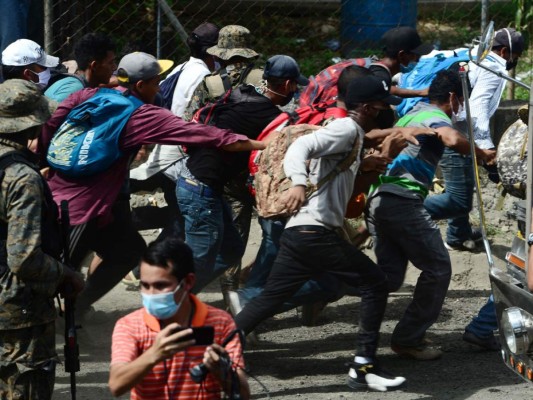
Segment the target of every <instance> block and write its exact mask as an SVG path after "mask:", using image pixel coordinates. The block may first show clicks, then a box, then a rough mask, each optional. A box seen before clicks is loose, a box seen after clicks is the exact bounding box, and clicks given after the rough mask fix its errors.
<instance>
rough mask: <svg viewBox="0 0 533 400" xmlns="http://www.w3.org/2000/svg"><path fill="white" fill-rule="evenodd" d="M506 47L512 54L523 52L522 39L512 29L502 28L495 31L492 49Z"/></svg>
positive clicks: (519, 34) (518, 33)
mask: <svg viewBox="0 0 533 400" xmlns="http://www.w3.org/2000/svg"><path fill="white" fill-rule="evenodd" d="M500 46H505V47H507V48H508V49H509V50H510V51H511V52H512V53H518V54H519V53H522V52H523V51H524V47H525V44H524V37H523V36H522V34H521V33H520V32H518V31H517V30H516V29H513V28H503V29H500V30H498V31H496V34H495V35H494V42H493V43H492V47H500Z"/></svg>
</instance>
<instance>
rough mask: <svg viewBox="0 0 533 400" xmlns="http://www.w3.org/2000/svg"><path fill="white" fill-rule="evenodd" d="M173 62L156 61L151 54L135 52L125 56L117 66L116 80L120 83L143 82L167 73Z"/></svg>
mask: <svg viewBox="0 0 533 400" xmlns="http://www.w3.org/2000/svg"><path fill="white" fill-rule="evenodd" d="M172 65H174V61H171V60H158V59H157V58H155V57H154V56H152V55H151V54H147V53H143V52H140V51H137V52H135V53H130V54H126V55H125V56H124V57H122V60H120V63H119V64H118V71H117V79H118V80H119V82H121V83H136V82H138V81H145V80H148V79H152V78H153V77H155V76H157V75H160V74H163V73H165V72H166V71H168V70H169V69H170V68H171V67H172Z"/></svg>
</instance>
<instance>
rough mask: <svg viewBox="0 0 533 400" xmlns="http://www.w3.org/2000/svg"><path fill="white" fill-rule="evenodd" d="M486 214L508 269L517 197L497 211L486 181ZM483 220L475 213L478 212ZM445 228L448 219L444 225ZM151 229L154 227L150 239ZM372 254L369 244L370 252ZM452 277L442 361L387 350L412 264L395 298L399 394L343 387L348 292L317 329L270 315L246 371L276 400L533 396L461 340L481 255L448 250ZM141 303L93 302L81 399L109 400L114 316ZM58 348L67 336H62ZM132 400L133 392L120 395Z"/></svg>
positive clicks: (435, 335) (211, 290)
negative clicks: (512, 213) (393, 340)
mask: <svg viewBox="0 0 533 400" xmlns="http://www.w3.org/2000/svg"><path fill="white" fill-rule="evenodd" d="M483 186H484V189H483V191H482V192H483V198H484V201H485V202H486V204H485V206H486V219H487V222H488V224H489V229H488V231H489V234H490V236H489V237H490V241H491V244H492V246H491V248H492V252H493V256H494V260H495V263H496V265H497V266H500V267H501V268H504V265H505V261H504V260H505V258H504V257H505V253H506V251H507V250H508V248H509V246H510V243H511V240H512V237H513V235H514V234H515V232H516V228H515V227H516V223H515V222H513V221H509V220H508V218H507V216H506V212H507V211H508V210H510V209H511V206H512V202H513V199H511V198H507V199H506V200H505V203H504V207H503V210H501V211H498V210H496V209H495V205H496V199H497V195H496V192H497V191H496V187H495V185H493V184H492V183H487V182H486V181H484V183H483ZM472 217H473V219H477V211H475V212H473V213H472ZM441 228H442V229H443V232H444V229H445V224H442V225H441ZM153 233H154V232H147V238H148V239H149V238H150V237H152V236H153ZM259 242H260V229H259V228H258V226H257V224H254V226H253V229H252V235H251V238H250V241H249V243H248V248H247V253H246V255H245V261H248V260H251V259H252V258H253V256H254V255H255V252H256V251H257V248H258V245H259ZM367 252H368V254H371V255H372V254H373V252H372V250H367ZM450 255H451V258H452V265H453V277H452V282H451V285H450V288H449V292H448V296H447V300H446V303H445V305H444V308H443V310H442V313H441V316H440V318H439V320H438V321H437V323H436V324H434V325H433V326H432V327H431V329H430V330H429V331H428V338H429V339H431V340H432V341H433V342H434V343H435V345H438V346H440V347H441V349H442V350H443V351H444V356H443V357H442V359H440V360H437V361H429V362H416V361H409V360H405V359H400V358H399V357H397V356H396V355H395V354H394V353H393V352H392V351H391V350H390V347H389V342H390V334H391V332H392V330H393V328H394V326H395V324H396V322H397V321H398V319H399V317H400V316H401V314H402V313H403V310H404V309H405V307H406V305H407V304H408V302H409V300H410V295H411V293H412V285H413V284H414V283H415V282H416V278H417V276H418V272H417V270H416V269H414V268H412V267H411V268H410V269H409V272H408V277H407V280H406V287H405V289H404V290H401V292H400V293H396V294H393V295H391V297H390V299H389V305H388V308H387V313H386V316H385V319H384V321H383V324H382V336H381V341H380V348H379V352H378V355H379V358H380V360H381V362H382V364H383V365H384V366H385V367H386V368H387V369H389V370H390V371H391V372H394V373H395V374H397V375H402V376H405V377H406V378H407V384H406V385H405V387H403V388H402V389H401V390H398V391H394V392H389V393H378V392H356V393H355V392H353V391H351V390H350V389H349V388H348V387H347V386H346V385H345V380H346V377H347V371H348V369H347V367H346V366H345V365H344V364H345V363H346V362H348V361H350V360H352V359H353V349H354V343H355V334H356V331H357V320H358V312H359V299H358V298H355V297H345V298H343V299H341V300H340V301H338V302H336V303H334V304H330V305H328V306H327V307H326V309H325V310H324V311H323V312H322V314H321V315H320V318H319V322H318V325H317V326H315V327H303V326H302V325H301V320H300V316H299V314H298V312H297V311H296V310H292V311H289V312H287V313H284V314H281V315H278V316H276V317H275V318H273V319H271V320H268V321H266V322H265V323H264V324H262V325H261V326H260V328H259V329H258V333H259V335H260V343H259V345H258V346H257V347H255V348H253V349H250V350H247V352H246V361H247V364H248V367H249V369H250V371H251V373H252V374H253V376H255V377H256V378H257V379H259V380H260V381H261V382H262V384H263V385H264V386H265V387H266V388H267V389H268V391H269V393H270V397H271V398H277V399H345V398H358V399H398V400H410V399H439V400H446V399H453V400H455V399H483V400H492V399H494V400H495V399H498V400H499V399H503V398H506V399H529V398H531V397H532V393H533V387H532V386H531V385H530V384H527V383H525V382H523V381H522V380H521V379H520V378H518V377H517V376H515V375H514V374H513V373H512V372H511V371H510V370H508V369H507V367H506V366H505V365H504V364H503V362H502V361H501V356H500V354H499V352H486V351H481V350H480V349H478V348H476V347H475V346H471V345H469V344H467V343H465V342H463V341H462V339H461V335H462V333H463V330H464V327H465V325H466V324H467V323H468V322H469V320H470V319H471V317H472V316H473V315H475V314H476V313H477V311H478V310H479V308H480V307H481V306H482V305H483V304H484V302H485V301H486V299H487V297H488V295H489V293H490V292H489V288H490V286H489V279H488V263H487V257H486V255H485V253H484V252H480V253H470V252H455V251H454V252H451V253H450ZM200 297H201V298H202V299H203V300H204V301H206V302H208V303H210V304H212V305H214V306H217V307H223V306H224V305H223V301H222V295H221V294H220V291H219V288H218V283H215V284H212V285H211V286H210V287H208V289H207V290H206V292H205V293H202V294H201V296H200ZM139 306H140V295H139V293H138V292H132V291H127V290H126V289H125V287H124V286H122V285H119V286H118V287H116V288H115V289H114V290H113V291H112V292H111V293H110V294H108V295H107V296H105V297H104V298H103V299H102V300H101V301H99V302H98V303H96V304H95V307H96V309H97V310H98V312H97V313H96V314H95V315H94V317H93V318H91V319H90V321H89V322H88V323H86V324H85V325H84V327H83V329H81V330H80V331H79V341H80V349H81V350H80V351H81V371H80V372H79V373H78V386H77V390H78V396H77V398H78V399H96V398H98V399H109V398H112V397H111V395H110V393H109V391H108V389H107V379H108V373H109V358H110V342H111V333H112V330H113V326H114V323H115V321H116V320H117V318H119V317H121V316H123V315H125V314H126V313H128V312H130V311H132V310H133V309H135V308H138V307H139ZM57 340H58V353H60V354H62V351H63V350H62V345H63V338H62V337H60V336H59V335H58V337H57ZM251 388H252V392H253V394H254V395H253V398H254V399H266V398H268V396H267V394H266V393H265V392H264V390H263V389H262V388H261V386H260V385H259V384H258V383H257V382H255V381H254V380H251ZM54 398H55V399H57V400H66V399H69V398H70V394H69V379H68V376H67V375H66V374H65V373H64V372H63V367H62V366H61V365H60V366H58V374H57V379H56V395H55V396H54ZM123 398H128V396H123Z"/></svg>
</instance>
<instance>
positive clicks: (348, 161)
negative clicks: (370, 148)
mask: <svg viewBox="0 0 533 400" xmlns="http://www.w3.org/2000/svg"><path fill="white" fill-rule="evenodd" d="M360 149H361V146H358V145H357V141H356V142H355V143H354V146H353V147H352V150H351V151H350V153H349V154H348V155H347V156H346V157H345V158H343V159H342V160H341V161H339V162H338V163H337V165H336V166H335V168H333V169H332V170H331V171H329V172H328V174H327V175H326V176H325V177H323V178H322V179H320V181H318V182H317V183H316V185H308V186H307V189H306V197H307V198H309V197H310V196H311V195H312V194H313V193H315V192H316V191H318V190H320V188H322V187H323V186H324V185H325V184H326V183H328V182H329V181H331V180H332V179H333V178H335V177H336V176H337V175H339V174H340V173H341V172H343V171H346V170H347V169H348V168H350V165H352V164H353V162H354V161H355V160H356V159H357V156H358V155H359V152H360Z"/></svg>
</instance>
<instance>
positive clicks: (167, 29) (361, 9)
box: [45, 0, 532, 74]
mask: <svg viewBox="0 0 533 400" xmlns="http://www.w3.org/2000/svg"><path fill="white" fill-rule="evenodd" d="M515 4H516V1H514V2H513V1H512V0H507V1H505V0H503V1H488V0H477V1H474V0H460V1H459V0H418V1H417V0H380V1H378V0H202V1H200V0H144V1H142V0H137V1H135V0H45V15H46V17H45V21H46V23H45V42H46V46H45V47H46V48H47V50H49V51H51V52H52V53H54V54H55V55H58V56H60V57H61V58H62V59H67V58H69V57H70V56H71V51H72V44H73V43H74V42H75V41H76V39H77V38H79V37H80V36H81V35H83V34H85V33H87V32H90V31H102V32H105V33H107V34H109V35H111V36H112V37H113V38H114V39H115V41H116V43H117V45H118V48H119V56H120V55H122V54H125V53H127V52H130V51H134V50H142V51H146V52H149V53H151V54H154V55H157V56H159V57H162V58H170V59H173V60H174V61H176V62H181V61H183V60H184V59H186V58H187V55H188V50H187V47H186V46H185V44H184V41H183V37H184V36H186V34H187V32H190V31H191V30H193V29H194V28H195V27H196V26H197V25H199V24H200V23H202V22H204V21H210V22H213V23H215V24H217V25H219V26H221V27H222V26H224V25H228V24H238V25H243V26H246V27H247V28H249V29H250V31H251V32H252V34H253V37H254V39H253V42H252V43H251V47H253V48H254V49H255V50H256V51H258V52H259V53H261V54H262V55H263V56H264V57H268V56H270V55H273V54H288V55H292V56H293V57H295V58H296V59H297V60H298V61H299V63H300V64H301V66H302V70H303V72H304V73H305V74H314V73H316V72H317V71H319V70H321V69H322V68H324V67H325V66H327V65H329V64H331V62H332V61H331V60H332V58H334V57H342V56H346V55H347V53H351V54H361V55H364V54H365V53H366V54H369V53H374V54H377V55H379V46H378V45H377V40H378V39H379V36H380V35H379V34H378V33H379V32H381V31H383V32H384V31H385V30H387V29H389V28H392V27H394V26H397V25H409V24H411V25H415V24H416V26H417V28H418V30H419V32H420V34H421V36H422V37H423V39H424V40H425V41H429V42H431V43H434V44H435V45H436V46H437V47H439V48H443V49H444V48H456V47H460V46H462V45H464V44H467V43H471V41H472V39H473V38H474V37H476V36H478V35H479V34H480V31H481V26H482V24H484V23H486V21H490V20H494V21H495V25H496V27H497V28H498V27H503V26H509V25H512V24H513V21H514V20H515V14H516V7H515ZM364 48H366V50H364ZM355 50H359V51H355ZM521 64H522V69H523V70H525V71H527V72H529V71H531V69H532V68H531V67H532V62H531V51H530V52H529V57H525V59H524V60H523V61H522V62H521Z"/></svg>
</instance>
